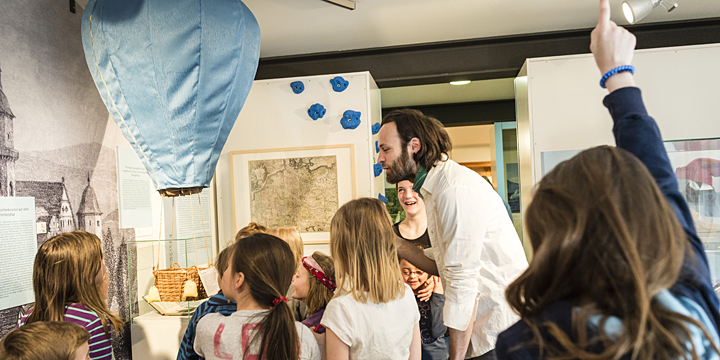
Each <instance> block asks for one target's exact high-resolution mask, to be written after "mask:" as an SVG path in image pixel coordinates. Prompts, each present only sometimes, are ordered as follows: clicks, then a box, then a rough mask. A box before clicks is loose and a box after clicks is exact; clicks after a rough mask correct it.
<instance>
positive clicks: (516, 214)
mask: <svg viewBox="0 0 720 360" xmlns="http://www.w3.org/2000/svg"><path fill="white" fill-rule="evenodd" d="M502 146H503V169H505V194H503V195H504V196H505V199H506V200H507V202H508V205H510V210H511V211H512V215H513V216H512V217H513V224H514V225H515V230H517V233H518V236H519V237H520V239H521V240H522V215H521V214H520V176H519V175H520V173H519V169H518V150H517V130H516V129H503V131H502Z"/></svg>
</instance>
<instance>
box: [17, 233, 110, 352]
mask: <svg viewBox="0 0 720 360" xmlns="http://www.w3.org/2000/svg"><path fill="white" fill-rule="evenodd" d="M102 266H103V254H102V245H101V244H100V239H99V238H98V237H97V236H96V235H95V234H92V233H89V232H87V231H82V230H77V231H72V232H67V233H62V234H60V235H57V236H55V237H53V238H51V239H50V240H48V241H46V242H45V243H43V244H42V245H41V246H40V248H39V249H38V252H37V254H36V255H35V265H34V266H33V291H34V293H35V304H33V308H32V313H31V314H30V316H28V319H27V323H28V324H30V323H33V322H37V321H63V319H64V314H65V306H67V305H71V304H82V305H85V307H87V308H88V309H90V310H92V311H94V312H95V313H97V315H98V317H100V321H101V323H102V326H103V330H104V331H105V336H106V337H107V338H108V339H109V338H110V329H109V328H108V323H110V324H112V326H113V328H115V331H118V332H122V331H123V330H124V329H123V321H122V320H121V319H120V318H119V317H118V316H117V315H115V314H114V313H112V312H110V310H109V309H108V308H107V305H106V304H105V299H103V298H102V293H101V292H100V289H99V288H98V286H97V285H96V284H95V276H96V274H98V273H99V272H100V270H101V269H102Z"/></svg>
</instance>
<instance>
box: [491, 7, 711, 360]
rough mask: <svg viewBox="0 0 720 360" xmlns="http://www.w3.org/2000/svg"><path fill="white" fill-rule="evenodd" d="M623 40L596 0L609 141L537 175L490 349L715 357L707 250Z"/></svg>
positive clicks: (515, 355) (543, 354)
mask: <svg viewBox="0 0 720 360" xmlns="http://www.w3.org/2000/svg"><path fill="white" fill-rule="evenodd" d="M634 48H635V37H634V36H633V35H632V34H631V33H630V32H628V31H627V30H625V29H623V28H621V27H618V26H617V25H616V24H615V23H613V22H612V21H610V5H609V4H608V0H601V1H600V20H599V22H598V25H597V27H596V28H595V30H594V31H593V32H592V42H591V45H590V49H591V50H592V52H593V56H594V57H595V61H596V63H597V66H598V68H599V69H600V72H601V73H603V74H605V76H603V78H602V79H603V80H602V81H601V84H605V85H607V89H608V90H609V91H610V94H609V95H608V96H606V97H605V100H604V101H603V103H604V104H605V106H606V107H607V108H608V109H609V110H610V114H611V115H612V117H613V121H614V127H613V133H614V135H615V141H616V143H617V148H613V147H608V146H600V147H596V148H593V149H589V150H586V151H583V152H582V153H580V154H578V155H577V156H575V157H574V158H572V159H570V160H568V161H565V162H563V163H561V164H559V165H558V166H557V167H555V169H553V170H552V171H551V172H550V173H548V174H547V175H545V177H543V179H542V180H541V181H540V183H539V184H538V185H537V188H536V190H535V194H534V196H533V200H532V203H531V204H530V205H529V206H528V208H527V211H526V216H525V226H526V230H527V234H528V238H529V239H530V242H531V243H532V247H533V250H534V257H533V261H532V262H531V263H530V266H529V268H528V269H527V270H526V271H525V272H524V273H523V274H522V275H521V276H520V277H519V278H518V279H517V280H515V281H514V282H513V283H512V284H510V286H509V287H508V289H507V292H506V297H507V301H508V302H509V303H510V306H512V308H513V309H515V311H517V312H518V313H519V314H520V316H521V318H522V320H521V321H519V322H517V323H516V324H515V325H513V326H512V327H510V328H509V329H508V330H506V331H504V332H503V333H501V334H500V336H499V337H498V341H497V346H496V354H497V357H498V358H499V359H539V358H548V359H621V358H622V359H625V358H628V359H630V358H632V359H642V360H646V359H647V360H650V359H681V358H682V359H718V358H719V357H720V355H719V354H718V347H717V346H718V345H720V342H719V341H718V334H717V331H718V323H719V321H720V314H719V313H718V306H719V302H718V298H717V296H716V295H715V293H714V292H713V287H712V284H711V282H710V270H709V268H708V261H707V257H706V255H705V252H704V250H703V245H702V242H701V241H700V239H699V238H698V236H697V233H696V231H695V226H694V225H693V221H692V217H691V216H690V211H689V209H688V206H687V203H686V202H685V200H684V199H683V197H682V195H681V194H680V192H679V191H678V184H677V181H676V179H675V175H674V172H673V168H672V167H671V165H670V161H669V159H668V156H667V153H666V151H665V148H664V146H663V142H662V138H661V137H660V131H659V130H658V127H657V125H656V124H655V121H654V120H653V119H652V118H651V117H650V116H648V114H647V111H646V110H645V107H644V105H643V102H642V98H641V94H640V89H638V88H636V87H635V82H634V79H633V76H632V74H631V72H628V71H630V70H629V69H632V68H631V67H630V66H629V65H630V63H631V62H632V58H633V52H634Z"/></svg>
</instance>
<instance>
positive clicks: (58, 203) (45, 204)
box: [16, 178, 77, 245]
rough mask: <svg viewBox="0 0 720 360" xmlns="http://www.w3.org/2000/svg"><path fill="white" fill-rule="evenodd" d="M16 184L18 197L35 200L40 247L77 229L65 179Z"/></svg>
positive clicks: (19, 182)
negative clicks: (59, 235)
mask: <svg viewBox="0 0 720 360" xmlns="http://www.w3.org/2000/svg"><path fill="white" fill-rule="evenodd" d="M16 184H17V187H16V195H17V196H27V197H34V198H35V217H36V219H37V220H36V222H37V224H38V230H39V231H38V232H39V233H41V234H38V245H39V244H42V243H43V242H45V240H47V239H49V238H51V237H53V236H55V235H57V234H60V233H64V232H68V231H73V230H75V229H76V228H77V227H76V226H75V219H74V216H73V212H72V205H71V204H70V198H69V197H68V192H67V188H66V187H65V178H62V182H46V181H17V182H16ZM42 229H44V230H45V233H42V232H43V231H42Z"/></svg>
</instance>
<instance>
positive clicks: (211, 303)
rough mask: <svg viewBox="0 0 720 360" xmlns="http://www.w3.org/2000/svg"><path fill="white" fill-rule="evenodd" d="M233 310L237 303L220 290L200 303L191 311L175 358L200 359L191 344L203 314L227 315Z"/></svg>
mask: <svg viewBox="0 0 720 360" xmlns="http://www.w3.org/2000/svg"><path fill="white" fill-rule="evenodd" d="M235 311H237V304H236V303H234V302H232V301H228V299H227V298H225V296H223V293H222V291H220V292H219V293H217V294H216V295H213V296H212V297H211V298H209V299H208V301H206V302H204V303H202V304H200V306H198V308H197V309H195V313H193V315H192V317H191V318H190V322H189V323H188V327H187V330H185V336H184V337H183V339H182V342H181V343H180V350H179V351H178V355H177V360H187V359H193V360H195V359H202V358H201V357H200V355H198V354H197V353H195V350H194V348H193V345H195V329H196V328H197V324H198V322H199V321H200V319H202V317H203V316H205V315H207V314H212V313H220V314H223V315H225V316H229V315H230V314H232V313H234V312H235Z"/></svg>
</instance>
